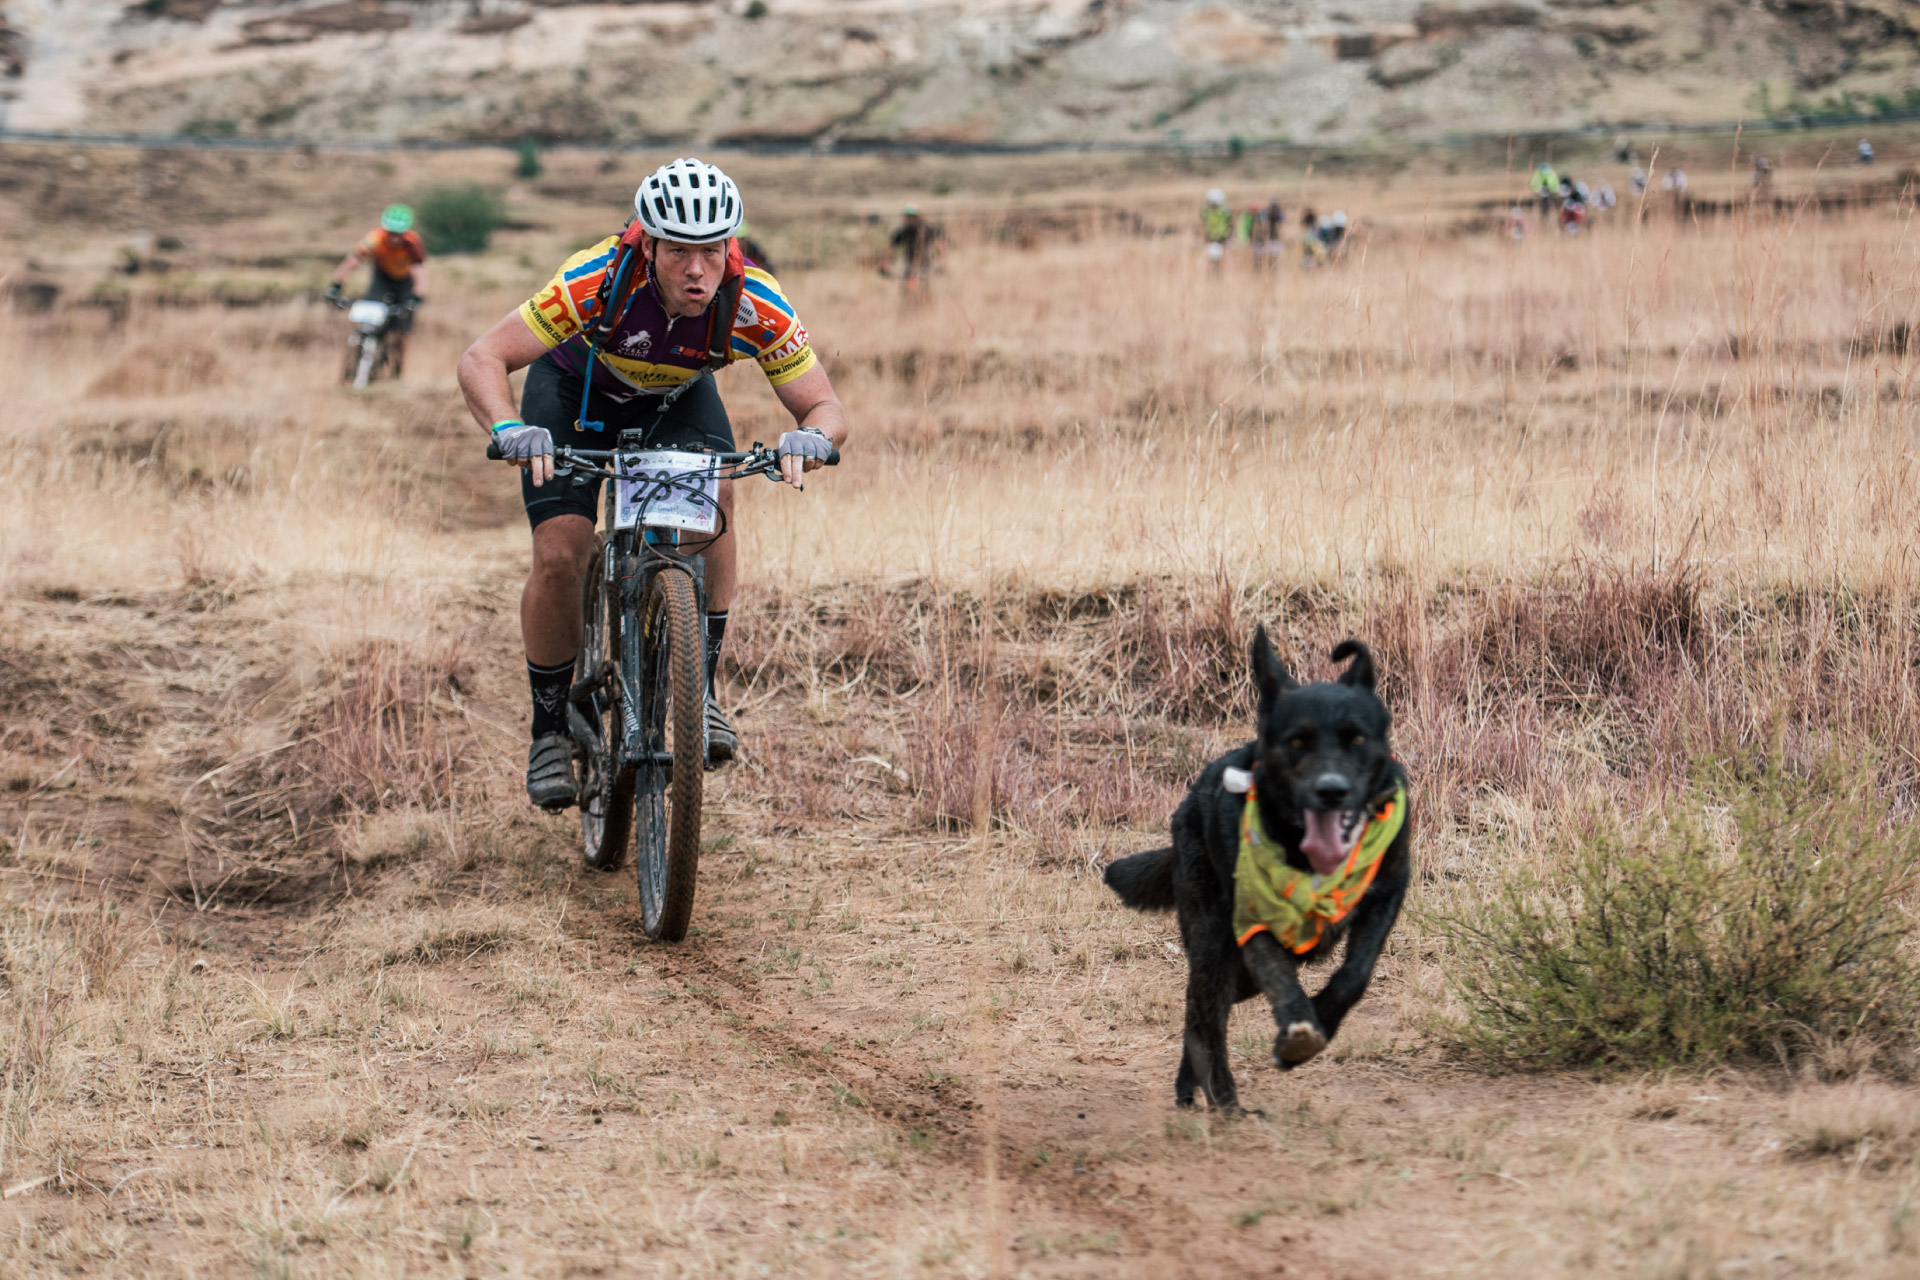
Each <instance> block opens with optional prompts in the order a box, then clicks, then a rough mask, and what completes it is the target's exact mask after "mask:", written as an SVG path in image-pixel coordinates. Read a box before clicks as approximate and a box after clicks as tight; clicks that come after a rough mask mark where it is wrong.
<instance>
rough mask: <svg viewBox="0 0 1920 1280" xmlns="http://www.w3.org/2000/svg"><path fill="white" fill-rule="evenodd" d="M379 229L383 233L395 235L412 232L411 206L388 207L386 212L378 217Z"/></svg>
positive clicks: (396, 205) (394, 205)
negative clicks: (388, 232) (387, 232)
mask: <svg viewBox="0 0 1920 1280" xmlns="http://www.w3.org/2000/svg"><path fill="white" fill-rule="evenodd" d="M380 228H381V230H383V231H391V232H393V233H394V234H395V235H399V234H400V233H401V232H404V231H411V230H413V206H412V205H406V204H390V205H388V206H387V211H386V212H385V213H383V214H381V215H380Z"/></svg>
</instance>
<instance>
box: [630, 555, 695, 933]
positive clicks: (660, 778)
mask: <svg viewBox="0 0 1920 1280" xmlns="http://www.w3.org/2000/svg"><path fill="white" fill-rule="evenodd" d="M642 616H643V617H644V618H645V619H646V633H645V641H646V643H645V653H646V657H645V663H644V668H643V670H642V673H641V679H642V682H643V688H642V690H641V693H640V698H641V704H642V707H643V708H644V715H643V717H642V735H643V738H644V740H645V748H646V757H645V759H644V760H643V762H642V764H641V766H640V774H641V777H640V786H639V788H638V790H639V794H638V797H637V799H636V803H635V816H636V821H637V822H638V824H639V828H640V849H639V854H638V857H637V858H636V859H635V860H636V861H637V862H638V863H639V880H640V921H641V927H642V928H643V929H644V930H645V932H646V935H647V936H648V937H649V938H654V939H657V940H660V941H664V942H678V941H680V940H681V939H682V938H684V937H686V936H687V925H688V923H689V922H690V921H691V920H692V919H693V893H694V885H695V881H696V879H697V877H698V874H699V869H700V806H701V803H702V793H703V790H704V788H705V784H706V752H707V736H706V715H707V700H706V672H705V670H704V664H705V646H704V644H703V643H702V641H701V635H700V611H699V606H698V604H697V602H696V600H695V595H694V589H693V579H692V578H691V577H690V576H689V575H687V574H686V573H683V572H681V571H680V570H677V569H666V570H663V571H661V572H660V573H657V574H655V575H654V578H653V584H652V586H651V587H650V589H649V590H648V592H647V603H646V608H645V610H644V611H643V614H642ZM667 750H671V752H672V756H673V763H672V764H671V765H666V764H663V763H661V762H660V761H659V760H658V759H657V758H656V753H659V752H663V751H667Z"/></svg>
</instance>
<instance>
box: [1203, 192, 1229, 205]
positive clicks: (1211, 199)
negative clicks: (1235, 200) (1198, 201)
mask: <svg viewBox="0 0 1920 1280" xmlns="http://www.w3.org/2000/svg"><path fill="white" fill-rule="evenodd" d="M1207 203H1208V204H1210V205H1212V206H1213V207H1214V208H1216V209H1218V208H1220V207H1221V206H1223V205H1225V204H1226V203H1227V193H1226V192H1224V191H1222V190H1221V189H1220V188H1218V187H1212V188H1210V189H1209V190H1208V191H1207Z"/></svg>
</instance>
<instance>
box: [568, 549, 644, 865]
mask: <svg viewBox="0 0 1920 1280" xmlns="http://www.w3.org/2000/svg"><path fill="white" fill-rule="evenodd" d="M609 554H610V553H609V551H608V550H607V546H606V544H605V543H601V544H600V548H599V550H597V551H595V552H594V553H593V559H592V560H591V561H589V562H588V565H587V586H586V590H585V591H584V592H583V593H582V594H581V601H580V609H581V613H582V615H583V616H582V618H581V623H582V625H581V640H580V660H579V661H578V662H576V663H575V664H574V676H575V678H576V679H577V680H587V679H589V678H591V677H592V676H593V675H595V674H596V673H599V672H603V671H604V672H605V673H606V677H607V678H606V682H605V683H604V684H602V685H601V686H600V688H599V689H598V690H596V691H595V692H594V693H593V694H591V695H589V697H588V698H586V699H583V700H582V701H580V702H578V703H575V704H574V705H575V706H577V707H579V709H580V712H581V714H583V715H585V716H586V718H587V721H588V723H590V724H592V725H593V727H594V728H595V729H596V730H598V731H599V734H600V750H599V751H597V752H594V751H589V750H586V749H584V748H579V747H576V749H575V751H574V769H575V770H576V771H577V777H578V780H579V783H580V836H581V842H582V844H583V846H584V849H585V853H586V859H587V865H588V866H589V867H592V868H593V869H594V870H595V871H618V870H619V869H620V864H621V863H623V862H625V861H626V860H627V845H628V843H629V842H630V841H631V840H632V838H633V787H634V770H633V768H632V766H630V765H623V764H622V763H621V752H620V698H619V694H620V682H619V679H618V676H617V672H618V671H619V666H620V600H619V597H618V595H617V594H616V593H614V592H611V591H609V590H608V589H607V568H606V558H607V556H608V555H609Z"/></svg>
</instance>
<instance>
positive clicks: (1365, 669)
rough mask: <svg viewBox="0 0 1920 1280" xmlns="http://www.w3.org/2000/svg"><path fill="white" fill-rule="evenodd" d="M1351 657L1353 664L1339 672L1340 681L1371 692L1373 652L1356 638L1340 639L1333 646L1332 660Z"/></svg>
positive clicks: (1339, 660) (1344, 659)
mask: <svg viewBox="0 0 1920 1280" xmlns="http://www.w3.org/2000/svg"><path fill="white" fill-rule="evenodd" d="M1348 658H1352V659H1353V665H1352V666H1350V667H1348V668H1347V669H1346V670H1345V671H1342V672H1341V673H1340V683H1341V684H1344V685H1346V686H1348V687H1349V688H1353V689H1365V690H1366V691H1367V692H1368V693H1372V692H1373V653H1372V651H1371V650H1369V649H1368V648H1367V646H1365V645H1364V644H1361V643H1360V642H1359V641H1358V640H1342V641H1341V642H1340V643H1339V645H1337V646H1336V647H1335V648H1334V651H1333V660H1334V661H1335V662H1344V661H1346V660H1347V659H1348Z"/></svg>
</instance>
